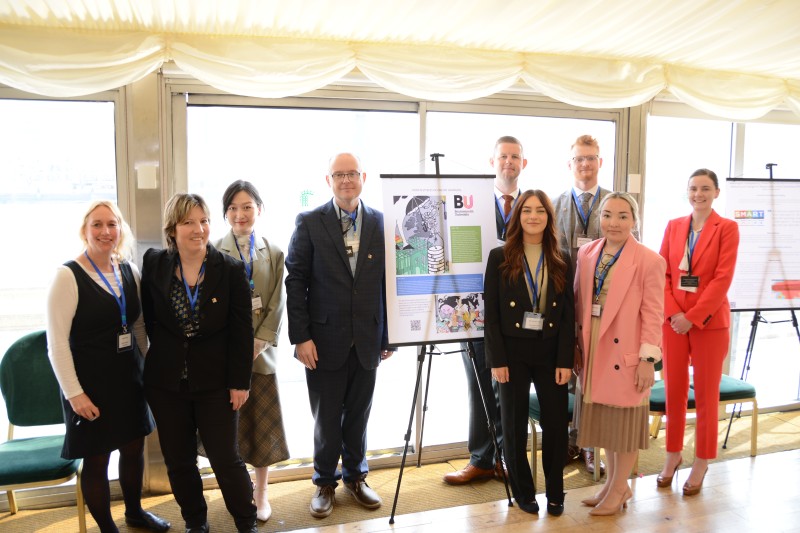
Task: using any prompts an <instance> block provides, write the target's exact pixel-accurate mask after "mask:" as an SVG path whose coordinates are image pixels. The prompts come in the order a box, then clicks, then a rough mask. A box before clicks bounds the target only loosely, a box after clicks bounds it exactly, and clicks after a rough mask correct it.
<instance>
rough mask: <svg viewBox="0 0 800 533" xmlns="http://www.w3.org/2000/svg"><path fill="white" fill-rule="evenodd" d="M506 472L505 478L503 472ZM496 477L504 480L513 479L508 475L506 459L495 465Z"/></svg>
mask: <svg viewBox="0 0 800 533" xmlns="http://www.w3.org/2000/svg"><path fill="white" fill-rule="evenodd" d="M504 473H505V475H506V477H505V478H503V474H504ZM494 477H495V479H498V480H500V481H504V480H505V479H511V478H509V477H508V469H506V463H505V461H500V462H499V463H497V464H495V465H494Z"/></svg>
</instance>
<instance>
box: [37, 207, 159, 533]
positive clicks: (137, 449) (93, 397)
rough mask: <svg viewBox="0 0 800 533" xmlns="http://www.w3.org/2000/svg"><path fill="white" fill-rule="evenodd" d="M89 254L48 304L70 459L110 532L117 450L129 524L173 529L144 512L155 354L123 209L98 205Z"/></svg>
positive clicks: (88, 225)
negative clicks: (145, 376) (148, 397)
mask: <svg viewBox="0 0 800 533" xmlns="http://www.w3.org/2000/svg"><path fill="white" fill-rule="evenodd" d="M80 236H81V239H82V240H83V243H84V252H83V253H82V254H80V255H79V256H78V257H77V258H76V259H75V260H73V261H68V262H67V263H65V264H64V265H63V266H61V267H59V269H58V271H57V272H56V276H55V279H54V280H53V283H52V285H51V287H50V292H49V294H48V301H47V343H48V355H49V357H50V362H51V363H52V365H53V370H54V371H55V375H56V378H57V379H58V382H59V385H60V386H61V390H62V391H63V393H64V395H63V398H62V399H63V406H64V421H65V422H66V428H67V432H66V436H65V438H64V448H63V450H62V452H61V455H62V457H64V458H65V459H75V458H79V457H82V458H83V473H82V474H81V490H82V491H83V495H84V498H85V500H86V505H87V506H88V507H89V512H90V513H91V515H92V517H93V518H94V520H95V522H97V525H98V526H99V527H100V531H101V532H102V533H115V532H117V531H119V530H118V529H117V526H116V525H115V524H114V520H113V518H112V517H111V504H110V491H109V487H108V461H109V456H110V454H111V452H112V451H114V450H119V483H120V487H121V488H122V495H123V498H124V500H125V522H126V523H127V524H128V525H129V526H134V527H140V528H145V529H149V530H151V531H167V530H168V529H169V528H170V524H169V522H167V521H165V520H163V519H161V518H159V517H157V516H156V515H154V514H152V513H150V512H147V511H144V510H143V509H142V506H141V495H142V474H143V472H144V456H143V450H144V437H145V436H146V435H148V434H149V433H150V432H151V431H152V430H153V419H152V417H151V416H150V410H149V409H148V408H147V403H146V402H145V398H144V389H143V384H142V368H143V365H144V357H143V351H144V350H146V347H147V338H146V336H145V332H144V323H143V321H142V317H141V312H140V304H139V271H138V270H137V269H136V266H135V265H134V264H133V263H130V262H128V260H129V259H130V251H131V250H132V247H133V236H132V235H131V232H130V228H128V225H127V224H126V223H125V221H124V220H123V218H122V214H121V213H120V212H119V209H118V208H117V206H116V205H114V204H113V203H111V202H107V201H101V202H95V203H93V204H92V205H91V206H90V207H89V209H88V211H87V212H86V215H85V216H84V219H83V224H82V226H81V230H80Z"/></svg>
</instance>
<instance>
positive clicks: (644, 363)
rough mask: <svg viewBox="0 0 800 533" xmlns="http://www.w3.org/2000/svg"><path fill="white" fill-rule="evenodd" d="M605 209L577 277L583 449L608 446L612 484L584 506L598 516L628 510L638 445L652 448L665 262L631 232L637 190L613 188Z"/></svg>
mask: <svg viewBox="0 0 800 533" xmlns="http://www.w3.org/2000/svg"><path fill="white" fill-rule="evenodd" d="M599 209H600V229H601V230H602V232H603V235H604V236H605V238H603V239H598V240H596V241H593V242H590V243H589V244H586V245H584V246H582V247H581V248H580V250H579V251H578V264H577V271H576V274H575V317H576V320H577V323H578V350H579V351H580V354H581V355H580V357H578V362H579V363H581V366H582V368H581V369H580V385H581V389H582V391H583V400H582V402H583V403H582V404H581V415H580V417H579V418H580V420H579V421H578V425H579V428H580V430H579V431H578V446H580V447H581V448H593V447H600V448H605V450H606V462H607V463H608V468H607V470H606V473H607V476H606V483H605V485H603V488H602V489H601V490H600V491H599V492H598V493H597V494H596V495H595V496H594V497H592V498H587V499H585V500H583V501H582V502H581V503H583V504H584V505H589V506H591V507H594V509H592V510H591V511H590V512H589V514H591V515H612V514H615V513H617V512H619V510H620V509H621V508H623V507H627V501H628V500H629V499H630V498H631V496H632V493H631V489H630V487H629V486H628V477H630V474H631V470H632V468H633V463H634V462H635V461H636V456H637V454H638V452H639V450H640V449H647V446H648V435H647V430H648V422H647V421H648V413H649V406H650V401H649V395H650V387H652V386H653V373H654V369H653V364H654V363H655V362H656V361H658V360H660V359H661V323H662V322H663V321H664V271H665V269H666V265H665V264H664V259H663V258H662V257H661V256H659V255H658V254H657V253H655V252H654V251H652V250H650V249H649V248H647V247H646V246H644V245H642V244H639V242H638V241H637V240H636V238H635V237H634V236H633V235H632V234H631V230H632V229H633V228H634V227H636V226H637V222H638V206H637V205H636V200H634V199H633V197H632V196H631V195H630V194H628V193H623V192H614V193H610V194H608V195H607V196H606V197H605V198H603V201H602V202H601V203H600V208H599Z"/></svg>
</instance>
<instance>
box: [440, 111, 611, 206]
mask: <svg viewBox="0 0 800 533" xmlns="http://www.w3.org/2000/svg"><path fill="white" fill-rule="evenodd" d="M427 122H428V131H427V139H426V154H430V153H433V152H438V153H443V154H445V157H443V158H441V159H440V161H439V167H440V168H439V170H440V172H441V173H442V174H494V169H493V168H492V167H491V166H490V165H489V158H491V157H492V155H493V153H494V144H495V142H496V141H497V139H498V138H500V137H502V136H504V135H511V136H513V137H516V138H517V139H519V141H520V142H521V143H522V148H523V153H524V156H525V158H526V159H527V160H528V166H527V167H526V168H525V170H523V171H522V173H521V174H520V178H519V180H520V181H519V184H520V188H521V189H522V190H525V189H542V190H544V191H545V192H546V193H547V195H548V196H550V198H551V199H552V198H554V197H555V196H556V195H559V194H561V193H562V192H564V191H565V190H567V189H568V188H569V187H571V186H572V182H573V177H572V173H571V172H570V170H569V168H568V167H567V164H568V162H569V158H570V157H572V154H571V153H570V147H571V146H572V143H574V142H575V139H577V138H578V137H579V136H581V135H587V134H588V135H592V136H593V137H595V138H596V139H597V141H598V143H599V144H600V155H601V157H603V166H602V167H601V168H600V173H599V175H598V180H599V182H600V186H601V187H604V188H606V189H613V188H614V154H615V152H616V127H615V124H614V122H612V121H606V120H586V119H570V118H552V117H530V116H519V115H489V114H477V113H443V112H429V113H428V115H427ZM426 165H427V167H426V168H427V172H428V173H431V174H433V173H435V170H436V168H435V166H434V164H433V163H432V162H431V161H430V158H428V161H427V163H426Z"/></svg>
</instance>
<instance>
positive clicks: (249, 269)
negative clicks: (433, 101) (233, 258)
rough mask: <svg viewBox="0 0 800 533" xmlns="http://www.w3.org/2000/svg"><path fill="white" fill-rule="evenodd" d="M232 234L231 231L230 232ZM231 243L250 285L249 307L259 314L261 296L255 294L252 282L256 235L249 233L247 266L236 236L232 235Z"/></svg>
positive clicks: (261, 306) (254, 286)
mask: <svg viewBox="0 0 800 533" xmlns="http://www.w3.org/2000/svg"><path fill="white" fill-rule="evenodd" d="M231 232H233V230H231ZM233 242H234V244H236V251H237V252H239V257H240V258H241V259H242V262H243V263H244V271H245V272H246V273H247V280H248V282H249V284H250V307H251V310H252V311H253V312H255V314H256V315H260V314H261V310H262V309H263V308H264V305H263V304H262V303H261V295H260V294H258V293H256V284H255V282H254V281H253V270H255V264H256V234H255V231H253V232H250V263H249V264H248V262H247V259H245V257H244V254H243V253H242V250H241V248H239V241H237V240H236V235H235V234H234V235H233Z"/></svg>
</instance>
